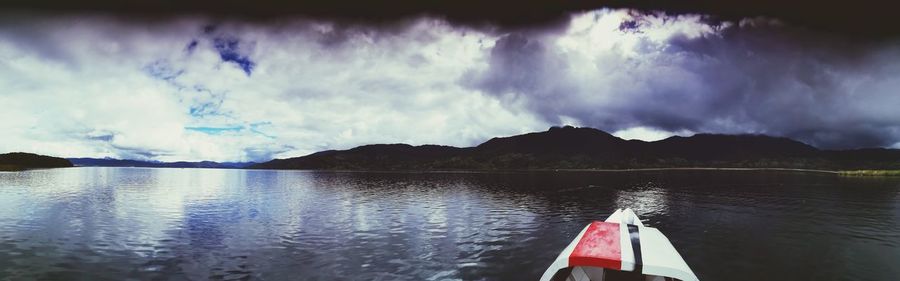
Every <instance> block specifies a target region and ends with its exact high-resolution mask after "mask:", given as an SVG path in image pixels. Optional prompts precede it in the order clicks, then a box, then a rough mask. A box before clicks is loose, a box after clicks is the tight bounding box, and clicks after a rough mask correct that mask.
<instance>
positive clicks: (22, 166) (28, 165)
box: [0, 152, 72, 171]
mask: <svg viewBox="0 0 900 281" xmlns="http://www.w3.org/2000/svg"><path fill="white" fill-rule="evenodd" d="M64 167H72V162H69V160H66V159H64V158H58V157H51V156H44V155H38V154H33V153H25V152H13V153H5V154H0V171H20V170H27V169H41V168H64Z"/></svg>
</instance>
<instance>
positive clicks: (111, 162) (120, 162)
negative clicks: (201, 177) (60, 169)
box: [68, 158, 256, 169]
mask: <svg viewBox="0 0 900 281" xmlns="http://www.w3.org/2000/svg"><path fill="white" fill-rule="evenodd" d="M68 160H69V161H71V162H72V163H73V164H75V166H83V167H149V168H163V167H166V168H222V169H238V168H244V167H247V166H249V165H252V164H256V163H254V162H212V161H201V162H185V161H180V162H157V161H140V160H125V159H113V158H69V159H68Z"/></svg>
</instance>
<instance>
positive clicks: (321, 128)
mask: <svg viewBox="0 0 900 281" xmlns="http://www.w3.org/2000/svg"><path fill="white" fill-rule="evenodd" d="M0 30H2V31H0V38H2V40H0V59H2V63H0V88H3V89H4V93H3V94H2V95H0V105H2V107H3V108H4V110H3V111H2V112H0V118H2V120H4V121H3V122H2V124H0V130H2V131H3V132H5V135H6V137H4V139H3V140H2V141H0V150H2V151H18V150H22V151H34V152H39V153H45V154H52V155H60V156H70V157H72V156H92V157H107V156H108V157H122V158H137V159H155V160H164V161H172V160H217V161H247V160H253V161H261V160H268V159H269V158H271V157H288V156H298V155H303V154H306V153H311V152H315V151H318V150H323V149H345V148H350V147H353V146H356V145H361V144H366V143H394V142H404V143H412V144H426V143H436V144H449V145H458V146H466V145H473V144H477V143H478V142H480V141H483V140H485V139H487V138H489V137H492V136H495V135H498V134H500V135H502V134H515V133H520V132H525V131H531V130H539V129H542V128H544V127H546V126H547V124H545V123H543V122H541V121H539V120H538V119H537V118H536V117H535V116H533V115H532V114H530V113H529V112H524V111H517V110H515V109H514V108H510V107H506V106H504V105H502V104H501V103H500V101H498V100H497V99H495V98H493V97H491V96H488V95H485V94H482V93H481V92H479V91H472V90H471V89H467V88H465V87H462V86H460V85H458V83H457V80H458V79H459V77H460V76H461V75H462V74H463V73H464V72H465V71H468V70H470V69H472V68H478V67H483V56H484V54H485V50H488V49H489V48H490V47H491V44H492V42H493V39H492V38H490V37H489V36H488V35H485V34H482V33H479V32H474V31H470V30H455V29H454V28H452V27H450V26H448V25H447V24H446V23H444V22H442V21H435V20H428V19H423V20H419V21H415V22H412V23H410V24H408V25H407V26H405V27H403V28H402V29H397V30H380V29H369V28H365V27H359V26H349V27H347V26H339V25H336V24H333V23H323V22H308V21H297V22H288V23H281V24H278V25H254V24H245V23H223V24H216V25H214V26H213V25H209V24H208V23H207V22H205V21H203V20H200V19H186V20H181V21H176V22H170V23H161V24H160V23H156V24H153V25H148V24H142V23H129V22H127V21H121V20H117V19H111V18H98V17H88V18H85V17H71V18H57V19H32V20H30V21H25V22H22V23H15V24H12V23H5V24H4V25H3V26H2V29H0ZM21 30H28V32H21ZM251 64H252V66H250V65H251ZM248 66H249V67H248ZM245 68H247V69H246V70H245Z"/></svg>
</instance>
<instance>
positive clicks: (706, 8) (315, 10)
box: [0, 0, 900, 38]
mask: <svg viewBox="0 0 900 281" xmlns="http://www.w3.org/2000/svg"><path fill="white" fill-rule="evenodd" d="M0 5H3V6H5V7H6V8H7V9H13V8H15V9H27V10H40V11H50V12H109V13H118V14H136V15H142V16H148V17H153V16H159V15H171V14H202V15H211V16H223V17H243V18H252V19H261V20H270V19H272V18H276V17H292V16H298V15H299V16H309V17H314V18H327V19H343V20H349V21H364V22H388V21H394V20H397V19H401V18H409V17H417V16H421V15H430V16H436V17H442V18H445V19H447V20H449V21H451V22H453V23H457V24H465V25H495V26H500V27H513V28H515V27H534V26H548V25H561V24H562V25H564V24H565V23H566V22H567V19H568V15H570V14H572V13H574V12H580V11H586V10H594V9H600V8H628V9H635V10H641V11H645V12H654V11H661V12H665V13H669V14H706V15H709V16H710V19H711V20H713V21H721V20H727V21H738V20H741V19H743V18H748V17H750V18H752V17H772V18H779V19H782V20H785V21H787V22H789V23H791V24H794V25H799V26H805V27H809V28H812V29H817V30H822V31H827V32H833V33H841V34H844V35H849V36H853V37H860V38H862V37H875V38H879V37H893V36H896V35H898V34H900V17H896V16H895V15H894V11H893V9H889V8H888V7H885V5H884V3H883V2H882V1H876V0H856V1H817V0H795V1H783V0H755V1H710V0H679V1H669V0H606V1H579V0H554V1H548V0H493V1H482V0H441V1H420V0H367V1H359V0H331V1H311V0H306V1H304V0H299V1H289V0H260V1H238V0H185V1H159V0H131V1H120V0H85V1H56V0H11V1H4V3H3V4H0Z"/></svg>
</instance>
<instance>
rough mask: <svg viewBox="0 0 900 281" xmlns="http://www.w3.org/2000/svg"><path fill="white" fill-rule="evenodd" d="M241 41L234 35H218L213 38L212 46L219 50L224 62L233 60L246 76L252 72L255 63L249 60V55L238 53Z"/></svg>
mask: <svg viewBox="0 0 900 281" xmlns="http://www.w3.org/2000/svg"><path fill="white" fill-rule="evenodd" d="M240 46H241V41H240V40H238V39H237V38H234V37H218V38H214V39H213V47H215V48H216V51H218V52H219V57H220V58H221V59H222V61H224V62H233V63H235V64H237V65H238V67H240V68H241V70H243V71H244V73H247V76H250V74H251V73H252V72H253V67H255V66H256V63H255V62H253V61H252V60H250V57H249V56H246V55H243V54H241V53H240Z"/></svg>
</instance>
